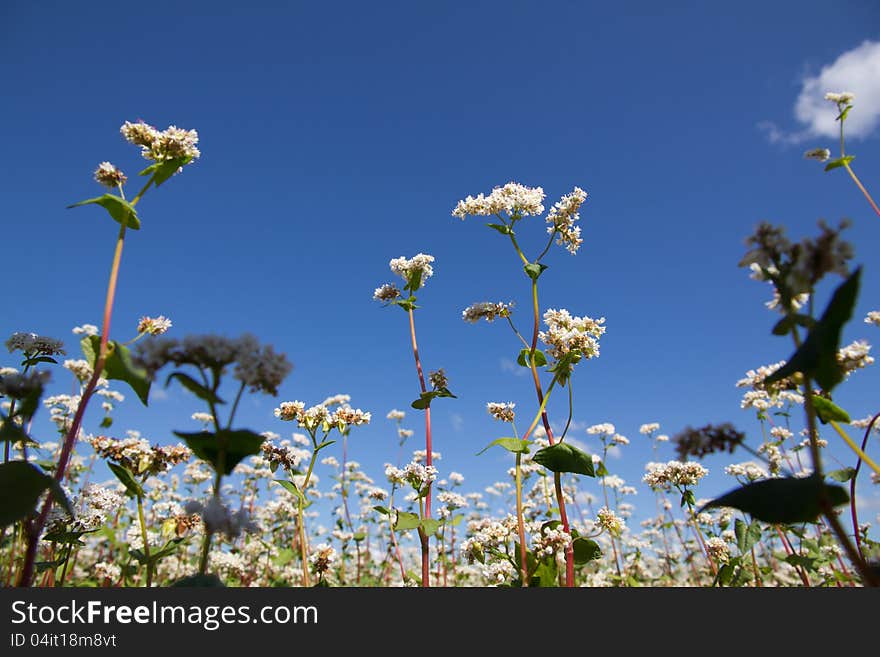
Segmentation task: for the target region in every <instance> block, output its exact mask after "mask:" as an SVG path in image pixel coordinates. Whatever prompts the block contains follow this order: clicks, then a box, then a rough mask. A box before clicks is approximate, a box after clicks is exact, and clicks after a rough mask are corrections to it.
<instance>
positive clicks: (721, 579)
mask: <svg viewBox="0 0 880 657" xmlns="http://www.w3.org/2000/svg"><path fill="white" fill-rule="evenodd" d="M735 571H736V569H735V568H734V566H732V565H731V564H729V563H726V564H724V565H722V566H721V568H719V569H718V574H717V575H715V581H714V582H713V583H712V584H713V585H715V584H718V585H719V586H728V585H730V582H731V580H733V576H734V574H735Z"/></svg>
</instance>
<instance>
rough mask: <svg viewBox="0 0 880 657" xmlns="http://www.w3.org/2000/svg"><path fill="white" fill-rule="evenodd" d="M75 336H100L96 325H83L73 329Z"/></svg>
mask: <svg viewBox="0 0 880 657" xmlns="http://www.w3.org/2000/svg"><path fill="white" fill-rule="evenodd" d="M73 334H74V335H98V327H97V326H95V325H94V324H83V325H82V326H74V327H73Z"/></svg>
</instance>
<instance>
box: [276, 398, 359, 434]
mask: <svg viewBox="0 0 880 657" xmlns="http://www.w3.org/2000/svg"><path fill="white" fill-rule="evenodd" d="M346 396H347V395H346ZM275 417H277V418H278V419H280V420H286V421H291V420H296V422H297V424H298V425H299V426H301V427H303V428H304V429H308V430H309V431H311V430H314V429H316V428H317V427H322V428H323V430H324V431H329V430H330V428H331V427H333V426H335V427H337V428H338V429H339V430H340V431H344V430H345V429H346V428H347V427H350V426H358V425H362V424H368V423H369V422H370V418H371V415H370V413H366V412H364V411H362V410H361V409H359V408H352V407H351V406H348V405H347V404H345V405H343V406H341V407H339V408H337V409H336V410H335V411H332V412H331V411H330V409H328V408H327V406H325V405H324V404H316V405H315V406H312V407H310V408H306V405H305V404H304V403H303V402H301V401H298V400H297V401H292V402H281V404H280V405H279V406H278V408H276V409H275Z"/></svg>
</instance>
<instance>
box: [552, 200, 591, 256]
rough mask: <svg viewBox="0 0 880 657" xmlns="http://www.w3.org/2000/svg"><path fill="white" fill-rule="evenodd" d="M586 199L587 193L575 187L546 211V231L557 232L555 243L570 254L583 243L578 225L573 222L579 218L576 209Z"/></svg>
mask: <svg viewBox="0 0 880 657" xmlns="http://www.w3.org/2000/svg"><path fill="white" fill-rule="evenodd" d="M586 200H587V193H586V192H585V191H584V190H582V189H581V188H580V187H575V188H574V191H573V192H572V193H571V194H566V195H565V196H563V197H562V199H561V200H560V201H559V202H557V203H556V204H555V205H554V206H553V207H552V208H550V212H548V213H547V223H548V224H550V225H549V226H547V232H548V233H549V234H550V235H552V234H554V233H558V234H559V237H558V238H557V240H556V243H557V244H558V245H559V246H564V247H565V248H566V249H567V250H568V252H569V253H571V254H572V255H574V254H575V253H577V250H578V249H579V248H580V246H581V244H583V243H584V240H583V239H581V228H580V226H575V225H574V224H575V222H576V221H577V220H578V219H579V218H580V214H579V213H578V210H579V209H580V207H581V204H583V202H584V201H586Z"/></svg>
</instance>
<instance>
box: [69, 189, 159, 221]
mask: <svg viewBox="0 0 880 657" xmlns="http://www.w3.org/2000/svg"><path fill="white" fill-rule="evenodd" d="M92 204H94V205H100V206H101V207H102V208H104V209H105V210H107V212H109V213H110V216H111V217H113V220H114V221H117V222H119V223H120V224H123V225H125V226H128V227H129V228H131V229H132V230H140V228H141V222H140V219H138V216H137V212H135V209H134V206H133V205H132V204H131V203H129V202H128V201H126V200H125V199H124V198H120V197H119V196H116V195H115V194H104V195H103V196H97V197H95V198H90V199H86V200H85V201H80V202H79V203H74V204H73V205H68V206H67V207H68V208H78V207H79V206H81V205H92Z"/></svg>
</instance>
